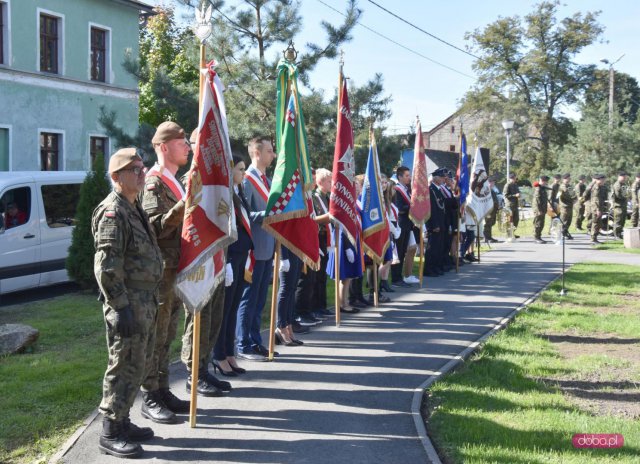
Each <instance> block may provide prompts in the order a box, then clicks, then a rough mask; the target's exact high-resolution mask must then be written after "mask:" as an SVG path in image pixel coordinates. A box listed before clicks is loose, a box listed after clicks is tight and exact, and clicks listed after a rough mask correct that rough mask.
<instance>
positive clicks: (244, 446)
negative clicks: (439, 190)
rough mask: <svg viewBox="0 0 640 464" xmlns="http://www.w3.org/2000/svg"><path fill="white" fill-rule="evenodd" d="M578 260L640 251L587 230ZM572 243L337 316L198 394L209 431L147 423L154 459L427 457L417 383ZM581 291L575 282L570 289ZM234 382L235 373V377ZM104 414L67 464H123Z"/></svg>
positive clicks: (574, 249) (525, 294)
mask: <svg viewBox="0 0 640 464" xmlns="http://www.w3.org/2000/svg"><path fill="white" fill-rule="evenodd" d="M566 252H567V253H566V254H567V262H568V263H573V262H578V261H585V260H586V261H598V262H602V261H606V262H623V263H627V264H639V265H640V255H633V254H624V253H612V252H605V251H594V250H592V249H591V247H590V246H589V245H588V244H587V239H586V236H584V235H583V236H580V237H577V239H576V240H574V241H572V242H567V248H566ZM561 256H562V248H561V247H559V246H556V245H553V244H546V245H536V244H534V243H533V242H532V241H531V240H526V239H521V240H519V241H518V242H517V243H513V244H499V245H497V246H495V248H494V250H492V251H491V252H490V253H486V254H483V255H482V262H481V263H480V264H473V265H465V266H463V267H461V268H460V271H461V272H460V273H459V274H458V275H456V274H455V272H452V273H449V274H447V275H446V276H444V277H439V278H433V279H428V280H427V281H426V285H427V288H426V289H423V290H417V289H413V290H412V291H410V292H396V293H393V294H392V295H391V296H392V298H393V301H392V302H391V303H387V304H385V305H382V307H381V308H379V309H368V310H365V311H364V312H362V313H360V314H357V315H354V316H346V317H344V319H343V323H342V325H341V327H340V328H336V327H335V326H333V325H332V324H331V322H330V321H327V322H325V323H324V324H323V326H322V327H321V328H316V330H314V331H313V332H312V333H311V334H309V335H306V336H303V337H302V338H303V340H304V341H305V345H304V346H302V347H297V348H292V347H281V348H280V349H279V351H280V353H281V356H280V357H278V358H277V361H276V362H272V363H249V362H245V363H243V366H244V367H246V368H247V369H248V370H249V372H248V373H247V374H246V375H243V376H241V377H237V378H234V379H231V380H232V383H233V387H234V389H233V391H232V392H231V393H229V394H228V395H226V396H225V397H223V398H199V399H198V408H199V409H198V414H199V416H198V426H197V428H195V429H191V428H189V426H188V423H187V416H182V417H183V419H184V420H185V422H184V423H181V424H178V425H159V424H153V423H151V422H150V421H148V420H145V419H143V418H141V416H140V413H139V410H140V399H139V398H138V401H137V402H136V404H135V405H134V407H133V409H132V414H131V418H132V420H133V421H134V422H135V423H137V424H139V425H144V426H152V427H153V429H154V431H155V433H156V437H155V438H154V439H153V440H151V441H149V442H147V443H145V444H143V446H144V449H145V456H144V459H143V460H142V461H144V462H146V461H149V462H169V461H180V462H190V463H197V462H216V463H309V464H320V463H335V462H339V463H349V464H359V463H363V464H364V463H367V464H369V463H372V462H375V463H423V462H428V457H427V453H426V451H425V447H424V446H423V443H422V441H421V440H420V438H419V436H418V433H417V431H416V427H415V425H414V421H413V417H412V414H411V402H412V397H413V394H414V390H415V389H416V388H417V387H418V386H419V385H421V384H422V383H423V382H424V381H425V379H427V378H428V377H429V376H431V375H433V374H434V373H436V372H438V370H439V369H440V368H442V366H444V365H445V364H447V363H448V362H449V361H450V360H451V359H453V358H455V356H456V355H458V354H459V353H461V352H462V351H463V350H464V349H465V348H466V347H467V346H469V345H470V344H471V343H473V342H474V341H476V340H477V339H478V338H480V337H481V336H482V335H483V334H485V333H487V332H488V331H489V330H491V329H492V328H493V327H494V326H495V325H496V324H497V323H498V322H499V321H500V320H501V319H502V318H504V317H505V316H506V315H508V314H509V313H511V312H512V311H513V309H514V308H516V307H517V306H518V305H520V304H521V303H523V302H524V301H525V300H527V299H528V298H529V297H531V296H532V295H533V294H535V293H536V292H537V291H539V290H540V289H541V288H542V287H544V286H545V285H546V284H547V283H549V282H550V281H551V280H553V279H554V278H555V277H557V276H558V274H559V272H560V270H561V262H560V259H561ZM570 290H571V289H570V288H569V291H570ZM185 377H186V371H185V370H184V369H183V368H182V366H179V365H176V366H175V374H174V376H173V387H172V388H173V391H174V392H175V393H176V394H178V395H179V396H180V397H182V398H184V399H187V398H188V397H187V395H186V393H185V388H184V383H185ZM226 380H229V379H226ZM100 428H101V421H100V417H99V416H98V418H97V419H95V420H93V421H91V422H90V424H89V425H88V427H87V428H86V429H85V430H83V431H82V433H81V434H80V436H79V438H78V439H77V441H76V442H75V444H73V445H72V446H71V447H70V449H68V451H67V452H66V454H65V455H64V457H63V458H62V462H65V463H115V462H121V461H119V460H118V459H115V458H112V457H108V456H103V455H100V454H99V453H98V449H97V446H96V444H97V441H98V435H99V432H100Z"/></svg>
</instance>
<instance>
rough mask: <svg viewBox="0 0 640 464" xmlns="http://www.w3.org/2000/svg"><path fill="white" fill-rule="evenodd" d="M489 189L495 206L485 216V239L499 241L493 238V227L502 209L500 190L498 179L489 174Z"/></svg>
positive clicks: (491, 241)
mask: <svg viewBox="0 0 640 464" xmlns="http://www.w3.org/2000/svg"><path fill="white" fill-rule="evenodd" d="M489 189H490V191H491V199H492V200H493V208H491V211H489V213H488V214H487V215H486V216H485V218H484V230H483V234H484V241H485V242H486V243H499V240H496V239H495V238H493V235H491V234H492V233H491V228H492V227H493V226H494V225H495V223H496V219H497V217H498V210H499V209H500V198H499V195H500V190H498V188H497V187H496V179H495V177H493V176H489Z"/></svg>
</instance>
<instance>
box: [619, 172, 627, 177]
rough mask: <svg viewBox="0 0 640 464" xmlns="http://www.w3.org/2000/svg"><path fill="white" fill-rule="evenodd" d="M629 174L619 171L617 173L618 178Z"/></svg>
mask: <svg viewBox="0 0 640 464" xmlns="http://www.w3.org/2000/svg"><path fill="white" fill-rule="evenodd" d="M628 175H629V173H628V172H627V171H620V172H618V176H628Z"/></svg>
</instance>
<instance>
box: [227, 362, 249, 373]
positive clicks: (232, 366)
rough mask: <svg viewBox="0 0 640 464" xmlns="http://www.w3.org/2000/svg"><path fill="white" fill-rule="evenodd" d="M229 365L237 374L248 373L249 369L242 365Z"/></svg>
mask: <svg viewBox="0 0 640 464" xmlns="http://www.w3.org/2000/svg"><path fill="white" fill-rule="evenodd" d="M229 366H231V370H232V371H233V372H235V373H236V374H246V373H247V370H246V369H245V368H243V367H240V366H234V365H233V364H231V363H229Z"/></svg>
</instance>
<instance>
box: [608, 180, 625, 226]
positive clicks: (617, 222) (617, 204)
mask: <svg viewBox="0 0 640 464" xmlns="http://www.w3.org/2000/svg"><path fill="white" fill-rule="evenodd" d="M611 202H612V203H613V233H614V235H615V236H616V237H618V238H622V229H623V228H624V223H625V222H626V220H627V186H626V184H625V183H624V182H622V181H620V180H617V181H615V183H614V184H613V189H612V190H611Z"/></svg>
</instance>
